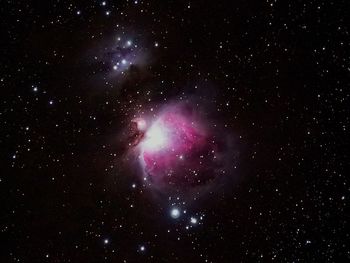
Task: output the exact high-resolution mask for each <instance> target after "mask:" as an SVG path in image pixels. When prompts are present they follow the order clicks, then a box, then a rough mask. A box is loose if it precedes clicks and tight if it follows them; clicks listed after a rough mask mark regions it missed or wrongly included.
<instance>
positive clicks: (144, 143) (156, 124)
mask: <svg viewBox="0 0 350 263" xmlns="http://www.w3.org/2000/svg"><path fill="white" fill-rule="evenodd" d="M140 124H142V125H140ZM137 126H140V127H141V126H142V127H144V126H146V124H145V121H144V120H142V119H138V121H137ZM204 127H205V126H203V124H202V123H200V120H199V119H198V118H197V117H196V116H195V114H194V112H193V110H191V109H189V108H185V107H182V106H175V107H169V108H168V109H166V110H164V111H163V112H162V113H160V114H159V115H158V116H157V117H156V118H155V119H154V120H153V122H151V123H150V125H149V126H148V127H147V128H146V129H145V133H144V136H143V138H142V140H141V141H140V143H139V145H138V148H139V161H140V164H141V167H142V169H143V171H144V174H145V175H146V177H147V178H148V179H149V180H150V181H151V182H153V183H155V184H157V185H158V186H159V185H164V184H165V185H168V186H169V185H170V186H172V185H173V186H178V185H185V186H191V185H198V184H202V183H204V182H206V181H208V179H209V178H211V177H212V176H213V174H214V171H213V169H214V167H215V165H216V162H217V159H216V150H217V143H216V142H215V141H214V140H213V138H212V137H211V136H210V135H209V133H208V131H207V129H206V128H204Z"/></svg>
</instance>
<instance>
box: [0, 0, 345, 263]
mask: <svg viewBox="0 0 350 263" xmlns="http://www.w3.org/2000/svg"><path fill="white" fill-rule="evenodd" d="M101 2H102V1H101ZM101 2H100V1H74V2H73V1H36V2H30V1H7V2H5V1H4V2H2V3H1V7H0V8H1V13H0V17H1V31H2V32H1V37H0V45H1V46H0V55H1V62H0V86H1V92H2V95H1V97H2V99H1V106H0V109H1V111H0V132H1V138H0V153H1V160H0V162H1V171H0V174H1V175H0V189H1V217H0V236H1V239H2V241H1V247H0V250H1V262H102V261H106V262H123V261H125V262H148V261H150V262H271V261H275V262H345V261H346V260H349V257H350V250H349V233H348V231H347V230H346V229H348V227H349V226H348V220H349V218H348V214H347V212H348V210H347V208H348V199H349V182H348V173H347V172H346V168H347V166H348V164H349V151H348V149H349V135H348V131H349V129H350V119H349V105H350V103H349V96H350V92H349V70H350V63H349V62H350V61H349V52H348V51H349V48H350V46H349V24H348V22H346V21H347V19H348V18H349V17H348V13H349V6H348V5H346V4H347V3H346V1H267V2H265V1H253V0H248V1H243V0H238V1H190V2H188V1H141V0H140V1H138V3H134V1H107V5H106V6H101ZM189 7H190V8H189ZM78 10H80V11H81V14H80V15H78V14H77V11H78ZM106 10H110V11H111V14H110V15H109V16H107V15H106V14H105V12H106ZM117 25H119V27H117ZM121 30H122V31H125V32H126V34H127V33H128V32H129V31H130V32H131V31H132V33H133V34H137V36H138V38H140V39H142V41H143V42H144V43H147V45H146V44H145V46H147V47H145V52H147V53H149V54H151V56H152V59H151V60H152V61H150V63H148V64H147V66H145V67H144V68H142V69H139V70H140V71H142V72H141V73H140V72H138V71H137V72H136V73H135V74H134V75H133V74H132V73H130V75H129V77H127V81H125V82H110V84H108V85H106V84H105V82H106V81H105V79H104V77H103V76H104V73H105V72H104V70H105V69H104V68H103V67H101V65H93V64H91V63H89V62H88V59H86V57H89V56H92V55H93V53H94V50H96V49H97V48H98V47H99V45H100V43H102V42H103V41H105V40H106V39H109V38H111V37H113V35H114V34H116V32H120V31H121ZM154 42H158V43H159V47H158V48H154V47H153V43H154ZM94 76H97V77H96V78H94ZM101 76H102V77H101ZM195 85H198V88H199V89H201V88H203V89H204V87H205V89H208V90H209V91H204V92H202V93H201V94H202V95H201V96H204V97H205V99H206V100H208V101H210V103H211V111H212V110H213V109H214V110H215V111H216V112H217V116H218V118H217V122H218V123H221V124H223V125H227V127H229V129H230V130H231V131H232V134H233V136H234V137H235V138H236V139H237V140H238V141H239V142H238V143H237V147H238V149H237V151H238V152H240V155H239V160H238V162H237V170H236V172H234V173H232V175H230V176H232V177H235V178H237V179H234V180H231V179H227V182H226V185H225V186H224V187H222V188H218V189H216V192H215V193H214V194H212V195H211V194H208V196H207V197H206V198H207V200H206V201H205V202H203V203H200V204H197V205H193V207H192V208H191V209H192V210H193V211H200V212H201V213H204V214H205V218H204V220H203V223H202V224H200V225H198V226H197V227H195V228H192V229H190V230H186V229H184V225H183V224H182V223H181V222H179V223H176V222H174V221H173V220H172V219H170V218H169V217H168V215H167V213H168V211H167V210H166V209H167V208H165V207H164V206H163V205H162V203H157V202H155V201H154V200H152V198H151V197H150V196H149V194H147V189H137V190H133V189H131V187H130V186H131V184H132V183H133V182H135V180H137V178H136V177H135V174H134V172H131V171H129V170H128V169H126V168H125V166H124V165H123V164H121V163H120V162H121V159H120V158H118V157H119V156H121V155H122V154H123V147H122V146H120V145H119V146H116V143H115V142H114V140H115V137H118V134H120V133H121V131H122V130H123V129H125V127H126V126H127V121H128V120H129V117H130V116H132V114H133V112H134V110H135V105H136V103H142V104H144V105H145V109H147V107H149V106H148V105H149V104H151V103H152V104H153V105H154V104H157V103H160V102H163V101H164V98H167V99H174V98H177V97H178V96H184V97H186V96H192V95H193V94H195V91H194V86H195ZM34 87H37V89H38V90H37V91H34V90H33V89H34ZM147 90H151V94H150V95H147V94H146V91H147ZM136 91H139V92H138V93H137V92H136ZM160 92H162V95H159V94H160ZM203 94H204V95H203ZM130 100H132V101H133V102H132V103H130V102H129V101H130ZM50 101H52V104H50ZM106 102H108V104H107V103H106ZM129 175H130V176H129ZM211 196H212V197H211ZM131 204H133V205H134V207H133V208H132V207H130V205H131ZM106 239H108V242H109V243H108V244H105V243H104V240H106ZM140 246H145V251H140Z"/></svg>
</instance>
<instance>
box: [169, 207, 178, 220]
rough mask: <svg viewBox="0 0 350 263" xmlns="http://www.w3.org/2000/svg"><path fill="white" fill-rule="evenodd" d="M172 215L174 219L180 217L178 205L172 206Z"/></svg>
mask: <svg viewBox="0 0 350 263" xmlns="http://www.w3.org/2000/svg"><path fill="white" fill-rule="evenodd" d="M170 216H171V217H172V218H174V219H177V218H179V217H180V210H179V209H178V208H176V207H174V208H172V209H171V211H170Z"/></svg>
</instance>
